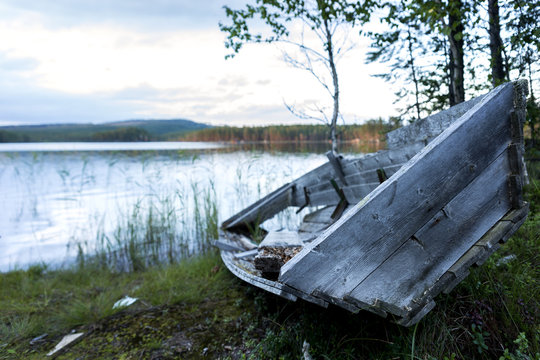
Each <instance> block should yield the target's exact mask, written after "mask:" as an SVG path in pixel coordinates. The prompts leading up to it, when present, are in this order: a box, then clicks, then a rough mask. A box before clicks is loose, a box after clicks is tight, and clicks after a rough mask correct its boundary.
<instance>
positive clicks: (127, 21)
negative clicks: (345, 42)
mask: <svg viewBox="0 0 540 360" xmlns="http://www.w3.org/2000/svg"><path fill="white" fill-rule="evenodd" d="M244 3H245V1H241V0H201V1H193V0H153V1H147V0H114V1H111V0H55V1H43V0H0V125H32V124H46V123H89V122H91V123H100V122H107V121H119V120H128V119H173V118H183V119H190V120H193V121H197V122H202V123H207V124H211V125H230V126H244V125H249V126H258V125H269V124H293V123H306V122H312V123H313V122H314V121H313V120H310V121H307V120H300V119H298V118H295V117H294V116H293V115H292V114H291V113H290V112H289V111H288V110H287V109H286V107H285V104H289V105H294V106H295V107H296V108H297V109H302V108H303V107H304V106H313V104H323V105H324V104H325V103H328V95H327V94H325V93H324V90H323V88H322V87H320V85H319V84H318V83H317V81H316V80H315V79H314V78H313V77H312V76H311V75H310V74H309V73H307V72H305V71H302V70H299V69H296V68H293V67H291V66H290V65H289V64H287V63H286V62H285V61H284V60H283V52H284V51H289V52H290V51H293V50H291V49H290V48H287V47H285V45H280V44H249V45H247V46H245V47H244V48H243V49H242V50H241V51H240V53H239V54H237V55H236V56H235V57H234V58H232V59H228V60H225V55H227V54H229V51H228V50H227V49H226V48H225V46H224V41H225V34H223V33H222V32H220V30H219V26H218V23H219V22H220V21H222V22H226V21H227V19H226V17H225V12H224V10H223V5H225V4H226V5H228V6H231V7H233V8H240V7H241V6H242V5H243V4H244ZM293 29H296V30H298V29H299V27H298V26H296V27H295V28H293ZM349 39H350V41H351V43H353V44H354V45H355V47H354V49H353V50H351V51H349V52H348V53H347V54H346V55H345V56H344V57H343V59H342V60H341V61H340V62H339V63H338V71H339V76H340V89H341V110H342V115H343V119H344V121H345V123H359V122H362V121H364V120H366V119H372V118H378V117H383V118H386V117H388V116H391V115H394V114H395V113H396V110H395V109H394V106H393V105H392V100H393V93H392V91H391V89H390V87H389V86H388V85H387V84H385V82H384V81H383V80H382V79H379V78H375V77H373V76H372V75H374V74H376V73H380V72H382V71H384V68H381V67H380V66H377V65H374V64H370V65H366V64H365V63H364V57H365V53H366V51H367V41H366V40H365V39H362V38H361V37H360V36H359V35H358V31H357V29H353V30H351V31H350V37H349ZM308 40H309V39H308ZM293 52H294V51H293Z"/></svg>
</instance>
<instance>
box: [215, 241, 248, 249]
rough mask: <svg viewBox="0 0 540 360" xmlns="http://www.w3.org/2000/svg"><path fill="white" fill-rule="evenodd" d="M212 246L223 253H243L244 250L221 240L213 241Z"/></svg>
mask: <svg viewBox="0 0 540 360" xmlns="http://www.w3.org/2000/svg"><path fill="white" fill-rule="evenodd" d="M213 245H214V246H215V247H217V248H218V249H221V250H225V251H245V250H246V249H244V248H242V247H240V246H238V245H236V244H233V243H231V242H230V241H226V240H221V239H218V240H214V244H213Z"/></svg>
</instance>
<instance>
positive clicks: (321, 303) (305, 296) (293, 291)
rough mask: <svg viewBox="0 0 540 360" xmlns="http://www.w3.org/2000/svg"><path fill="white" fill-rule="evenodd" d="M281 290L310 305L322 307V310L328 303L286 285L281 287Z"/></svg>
mask: <svg viewBox="0 0 540 360" xmlns="http://www.w3.org/2000/svg"><path fill="white" fill-rule="evenodd" d="M283 289H284V290H286V291H287V292H289V293H291V294H293V295H294V296H296V297H299V298H301V299H304V300H306V301H309V302H310V303H313V304H315V305H319V306H322V307H323V308H327V307H328V302H326V301H324V300H323V299H320V298H317V297H315V296H311V295H309V294H306V293H304V292H301V291H298V290H296V289H293V288H292V287H289V286H287V285H283Z"/></svg>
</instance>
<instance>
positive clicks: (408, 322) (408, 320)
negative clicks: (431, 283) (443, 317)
mask: <svg viewBox="0 0 540 360" xmlns="http://www.w3.org/2000/svg"><path fill="white" fill-rule="evenodd" d="M434 307H435V301H433V300H430V301H428V302H427V303H426V304H425V305H424V306H422V308H420V310H419V311H418V312H416V313H415V314H414V315H413V316H412V317H409V316H407V317H405V318H403V319H401V320H399V321H398V322H397V323H398V324H399V325H401V326H405V327H409V326H412V325H415V324H416V323H417V322H419V321H420V320H421V319H422V318H423V317H424V316H426V314H427V313H428V312H430V311H431V310H433V308H434Z"/></svg>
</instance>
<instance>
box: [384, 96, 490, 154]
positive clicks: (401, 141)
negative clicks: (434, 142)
mask: <svg viewBox="0 0 540 360" xmlns="http://www.w3.org/2000/svg"><path fill="white" fill-rule="evenodd" d="M484 96H485V95H483V96H479V97H476V98H474V99H472V100H469V101H467V102H463V103H461V104H458V105H456V106H453V107H451V108H450V109H447V110H443V111H441V112H439V113H437V114H434V115H431V116H428V117H426V118H424V119H421V120H418V121H415V122H414V123H413V124H411V125H408V126H403V127H401V128H399V129H396V130H393V131H390V132H389V133H388V134H386V144H387V146H388V148H389V149H396V148H400V147H403V146H405V145H408V144H410V143H414V142H418V141H423V140H428V141H429V140H431V139H433V138H435V137H436V136H437V135H439V134H440V133H442V132H443V131H444V130H445V129H446V128H448V127H449V126H450V124H451V123H453V122H454V121H456V120H457V119H459V118H460V117H461V116H463V115H464V114H465V113H466V112H467V111H469V110H470V109H472V108H473V107H474V106H475V105H476V104H478V103H480V102H481V101H482V99H483V97H484Z"/></svg>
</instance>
